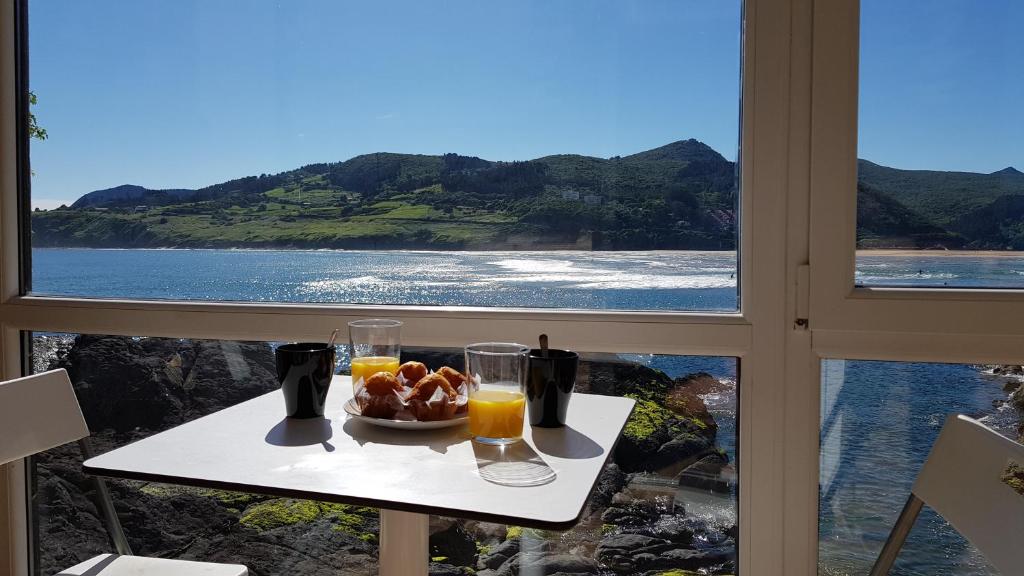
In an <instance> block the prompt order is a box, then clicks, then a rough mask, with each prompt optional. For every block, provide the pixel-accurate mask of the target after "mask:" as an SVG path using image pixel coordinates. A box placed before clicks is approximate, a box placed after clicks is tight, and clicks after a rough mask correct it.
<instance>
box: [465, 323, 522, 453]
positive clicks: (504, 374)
mask: <svg viewBox="0 0 1024 576" xmlns="http://www.w3.org/2000/svg"><path fill="white" fill-rule="evenodd" d="M529 351H530V349H529V348H528V347H527V346H523V345H522V344H514V343H505V342H482V343H479V344H470V345H469V346H466V372H467V375H468V376H469V378H470V386H469V431H470V433H471V434H472V435H473V439H474V440H476V441H477V442H481V443H483V444H492V445H505V444H511V443H513V442H518V441H519V440H521V439H522V438H523V417H524V414H525V412H526V363H527V353H528V352H529Z"/></svg>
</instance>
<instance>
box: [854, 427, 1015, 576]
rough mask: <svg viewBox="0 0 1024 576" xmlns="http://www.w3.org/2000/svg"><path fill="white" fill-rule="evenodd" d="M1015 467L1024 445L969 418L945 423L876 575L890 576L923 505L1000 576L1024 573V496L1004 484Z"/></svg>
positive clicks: (884, 551)
mask: <svg viewBox="0 0 1024 576" xmlns="http://www.w3.org/2000/svg"><path fill="white" fill-rule="evenodd" d="M1011 462H1014V463H1017V464H1019V465H1022V466H1024V446H1021V445H1020V444H1018V443H1016V442H1014V441H1012V440H1009V439H1007V438H1005V437H1003V436H1001V435H1000V434H998V433H996V432H995V431H993V430H991V429H990V428H988V427H987V426H985V425H984V424H981V423H980V422H978V421H977V420H972V419H970V418H968V417H966V416H961V415H952V416H949V417H948V418H946V423H945V425H943V427H942V432H941V433H939V437H938V439H936V440H935V444H934V445H933V446H932V451H931V453H930V454H929V455H928V459H927V460H926V461H925V463H924V466H922V467H921V472H920V473H919V474H918V475H917V480H916V481H915V482H914V487H913V489H912V490H911V494H910V498H908V499H907V503H906V505H904V507H903V511H902V512H901V513H900V516H899V518H898V519H897V520H896V525H895V526H893V529H892V532H891V533H890V534H889V539H888V540H886V542H885V546H884V547H883V548H882V552H881V553H880V554H879V556H878V560H877V561H876V562H875V566H874V568H872V569H871V576H885V575H887V574H889V569H890V568H892V565H893V562H895V560H896V555H897V554H899V551H900V548H902V546H903V543H904V542H905V541H906V539H907V534H908V533H909V532H910V528H911V527H912V526H913V525H914V520H916V519H917V515H918V514H919V513H920V512H921V507H922V506H923V505H924V504H927V505H928V506H931V507H932V509H934V510H935V511H936V512H938V513H939V515H940V516H942V517H943V518H945V520H946V521H947V522H949V523H950V524H951V525H952V526H953V528H955V529H956V530H957V532H959V533H960V534H962V535H963V536H964V538H967V540H969V541H970V542H971V544H973V545H974V547H975V548H977V549H978V550H979V551H980V552H981V553H982V554H984V555H985V557H986V558H987V559H988V561H989V562H990V563H991V564H992V566H994V567H995V568H996V569H997V570H999V572H1000V574H1007V575H1008V574H1020V573H1021V570H1022V568H1024V546H1022V545H1021V539H1022V538H1024V495H1021V494H1018V493H1017V492H1016V491H1015V490H1014V489H1013V488H1011V487H1010V486H1009V485H1007V484H1006V483H1005V482H1004V481H1003V474H1004V472H1005V471H1006V468H1007V465H1008V464H1010V463H1011Z"/></svg>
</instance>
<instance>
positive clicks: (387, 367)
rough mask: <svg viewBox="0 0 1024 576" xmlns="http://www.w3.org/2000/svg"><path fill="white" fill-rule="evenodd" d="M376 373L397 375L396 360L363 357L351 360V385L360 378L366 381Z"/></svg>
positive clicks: (390, 357) (392, 358) (386, 357)
mask: <svg viewBox="0 0 1024 576" xmlns="http://www.w3.org/2000/svg"><path fill="white" fill-rule="evenodd" d="M377 372H391V373H392V374H397V373H398V358H395V357H394V356H363V357H362V358H353V359H352V385H353V386H355V384H356V382H359V379H360V378H362V379H363V380H366V379H367V378H369V377H370V376H373V375H374V374H376V373H377Z"/></svg>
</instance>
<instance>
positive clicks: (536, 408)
mask: <svg viewBox="0 0 1024 576" xmlns="http://www.w3.org/2000/svg"><path fill="white" fill-rule="evenodd" d="M579 362H580V356H579V354H577V353H575V352H570V351H568V350H548V351H547V356H545V355H544V354H543V353H542V352H541V350H539V349H534V350H530V370H529V374H528V377H527V379H526V404H527V406H528V408H529V411H530V425H531V426H539V427H541V428H558V427H559V426H565V414H566V411H567V410H568V409H569V398H570V396H572V389H573V388H574V387H575V386H576V369H577V368H578V366H579Z"/></svg>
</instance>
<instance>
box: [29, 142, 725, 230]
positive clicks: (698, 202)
mask: <svg viewBox="0 0 1024 576" xmlns="http://www.w3.org/2000/svg"><path fill="white" fill-rule="evenodd" d="M735 203H736V191H735V166H734V164H733V163H732V162H730V161H728V160H726V159H725V158H724V157H722V156H721V155H720V154H718V153H717V152H715V151H714V150H713V149H711V148H710V147H708V146H707V145H705V144H703V143H701V142H698V141H696V140H685V141H679V142H673V143H671V144H668V145H666V146H662V147H660V148H655V149H653V150H647V151H644V152H640V153H638V154H633V155H631V156H625V157H613V158H595V157H589V156H580V155H553V156H546V157H543V158H537V159H534V160H527V161H521V162H495V161H490V160H485V159H482V158H478V157H475V156H463V155H459V154H453V153H450V154H444V155H417V154H398V153H390V152H380V153H373V154H364V155H361V156H356V157H354V158H351V159H349V160H346V161H344V162H336V163H324V164H310V165H307V166H303V167H301V168H298V169H295V170H290V171H287V172H282V173H280V174H272V175H267V174H262V175H260V176H248V177H245V178H239V179H236V180H231V181H228V182H223V183H220V184H214V185H211V186H207V187H204V188H200V189H198V190H174V191H169V190H160V191H155V190H147V189H145V188H141V187H137V186H122V187H118V188H114V189H110V190H101V191H96V192H90V193H89V194H86V195H85V196H83V197H82V198H80V199H79V200H78V201H77V202H75V204H74V205H72V207H71V208H70V209H64V210H51V211H45V212H43V211H40V212H35V213H33V218H32V232H33V244H34V245H35V246H90V247H113V246H117V247H288V248H321V247H323V248H444V249H499V248H500V249H530V248H536V249H544V248H566V249H572V248H585V249H598V250H605V249H607V250H616V249H623V250H624V249H709V250H718V249H733V248H734V247H735V237H736V229H735V225H736V212H735Z"/></svg>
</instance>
